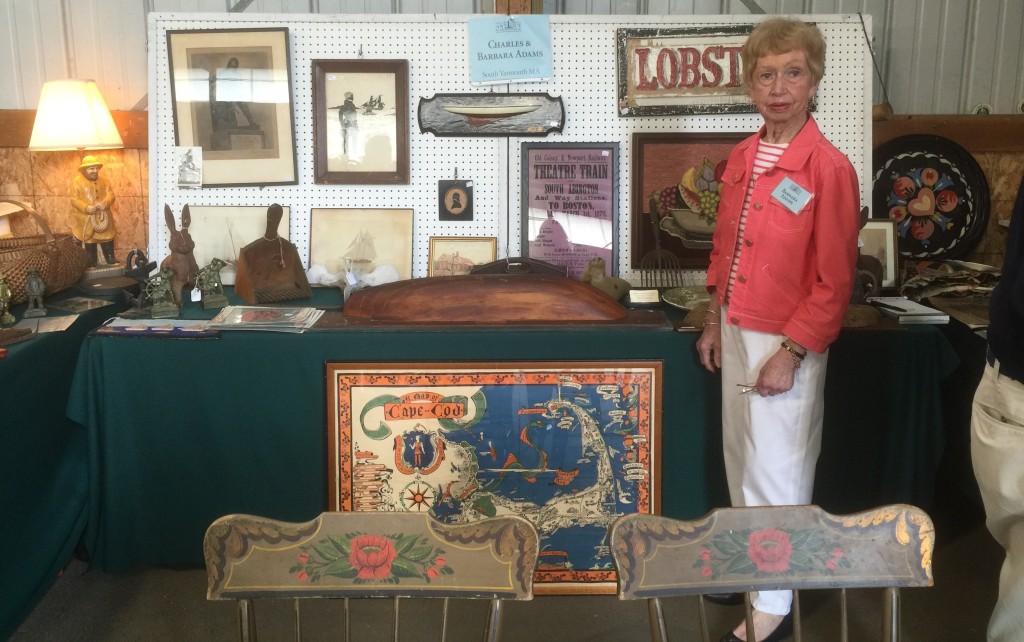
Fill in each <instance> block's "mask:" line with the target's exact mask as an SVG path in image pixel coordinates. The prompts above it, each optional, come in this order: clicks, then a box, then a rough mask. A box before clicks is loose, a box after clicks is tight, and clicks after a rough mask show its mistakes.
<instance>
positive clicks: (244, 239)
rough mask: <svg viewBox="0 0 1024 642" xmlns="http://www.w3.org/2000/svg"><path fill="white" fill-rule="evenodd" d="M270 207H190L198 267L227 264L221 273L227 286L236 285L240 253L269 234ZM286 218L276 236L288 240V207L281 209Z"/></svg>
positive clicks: (279, 226) (222, 280)
mask: <svg viewBox="0 0 1024 642" xmlns="http://www.w3.org/2000/svg"><path fill="white" fill-rule="evenodd" d="M267 207H268V206H264V205H190V206H189V212H190V214H191V215H192V223H191V225H189V228H188V230H189V234H190V235H191V236H192V240H193V241H195V243H196V247H195V250H193V252H192V253H193V254H194V255H195V257H196V263H198V264H199V267H203V266H205V265H209V263H210V261H212V260H213V259H214V258H218V259H222V260H223V261H225V262H226V263H227V265H225V266H224V267H222V268H221V270H220V280H221V283H223V284H224V285H234V283H235V275H236V273H237V272H236V270H237V263H238V253H239V252H241V250H242V248H243V247H245V246H246V245H248V244H249V243H252V242H253V241H255V240H256V239H258V238H261V237H263V235H264V234H266V233H267ZM282 209H283V210H284V215H283V216H282V217H281V223H280V224H279V225H278V230H277V234H278V236H280V237H281V238H283V239H284V240H286V241H287V240H289V239H288V220H289V214H290V212H289V210H290V208H288V207H282Z"/></svg>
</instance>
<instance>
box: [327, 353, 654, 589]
mask: <svg viewBox="0 0 1024 642" xmlns="http://www.w3.org/2000/svg"><path fill="white" fill-rule="evenodd" d="M662 369H663V364H662V362H661V361H600V362H598V361H593V362H588V361H581V362H575V361H573V362H503V363H497V362H461V363H460V362H418V363H381V362H374V363H349V362H328V363H327V365H326V373H327V404H328V408H327V432H328V435H327V443H328V452H327V461H328V464H327V465H328V510H340V511H388V510H396V511H409V512H420V513H424V514H431V515H433V516H435V517H436V518H438V519H441V520H442V521H446V522H449V523H463V522H471V521H475V520H477V519H481V518H483V517H486V516H489V515H499V514H514V515H519V516H521V517H525V518H526V519H529V520H530V521H532V522H534V524H535V525H536V526H537V527H538V530H539V531H540V534H541V559H540V562H539V563H538V565H537V571H536V573H535V575H534V591H535V592H536V593H538V594H565V593H613V592H614V591H615V580H616V572H615V568H614V566H613V564H612V561H611V554H610V552H609V551H608V550H607V541H606V533H607V529H608V526H610V525H611V522H612V521H613V520H614V519H615V518H616V517H618V516H619V515H622V514H628V513H635V512H639V513H651V514H658V513H659V512H660V511H661V490H660V487H661V485H660V476H661V469H660V468H661V407H662V390H661V382H662Z"/></svg>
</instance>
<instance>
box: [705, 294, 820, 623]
mask: <svg viewBox="0 0 1024 642" xmlns="http://www.w3.org/2000/svg"><path fill="white" fill-rule="evenodd" d="M727 314H728V311H727V310H726V309H725V308H724V307H723V309H722V319H727V318H728V317H727ZM783 339H784V337H782V336H780V335H777V334H766V333H764V332H756V331H754V330H744V329H742V328H739V327H737V326H734V325H729V324H728V323H725V322H723V323H722V443H723V446H724V453H725V472H726V476H727V477H728V480H729V498H730V499H731V500H732V504H733V506H788V505H794V504H809V503H811V492H812V490H813V487H814V468H815V466H816V464H817V462H818V454H819V453H820V452H821V428H822V423H823V421H824V414H825V368H826V366H827V365H828V351H825V352H824V353H821V354H819V353H816V352H808V353H807V356H806V357H805V358H804V360H803V362H802V363H801V365H800V369H799V370H797V371H796V373H795V376H794V382H793V388H792V389H791V390H790V391H789V392H786V393H785V394H781V395H778V396H775V397H761V396H760V395H758V394H757V393H756V392H750V393H747V394H740V391H741V390H742V388H741V387H740V386H738V385H737V384H741V385H747V384H752V383H754V382H756V381H757V375H758V373H759V372H760V370H761V366H763V365H764V363H765V362H766V361H767V360H768V358H769V357H771V356H772V355H773V354H775V352H776V351H778V349H779V346H780V345H781V343H782V340H783ZM752 597H753V599H752V601H753V604H754V608H756V609H757V610H759V611H762V612H764V613H773V614H775V615H785V614H786V613H789V609H790V605H791V604H792V601H793V594H792V592H791V591H761V592H760V593H758V594H757V595H756V596H752Z"/></svg>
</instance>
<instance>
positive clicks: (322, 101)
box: [313, 60, 409, 184]
mask: <svg viewBox="0 0 1024 642" xmlns="http://www.w3.org/2000/svg"><path fill="white" fill-rule="evenodd" d="M313 148H314V149H313V174H314V180H315V182H317V183H352V184H406V183H408V182H409V61H407V60H314V61H313Z"/></svg>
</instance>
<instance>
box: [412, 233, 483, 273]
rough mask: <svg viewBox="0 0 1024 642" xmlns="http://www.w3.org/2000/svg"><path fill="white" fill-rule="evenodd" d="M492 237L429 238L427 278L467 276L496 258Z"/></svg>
mask: <svg viewBox="0 0 1024 642" xmlns="http://www.w3.org/2000/svg"><path fill="white" fill-rule="evenodd" d="M497 252H498V239H497V238H496V237H494V236H431V237H430V250H429V252H428V253H427V276H455V275H458V274H469V271H470V270H471V269H472V268H473V267H475V266H477V265H483V264H485V263H490V262H492V261H494V260H495V259H497V258H498V254H497Z"/></svg>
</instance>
